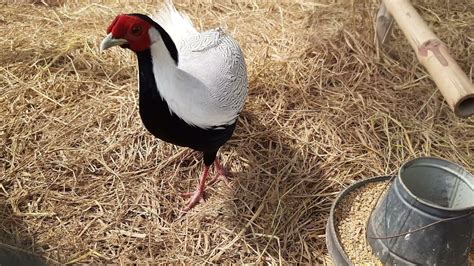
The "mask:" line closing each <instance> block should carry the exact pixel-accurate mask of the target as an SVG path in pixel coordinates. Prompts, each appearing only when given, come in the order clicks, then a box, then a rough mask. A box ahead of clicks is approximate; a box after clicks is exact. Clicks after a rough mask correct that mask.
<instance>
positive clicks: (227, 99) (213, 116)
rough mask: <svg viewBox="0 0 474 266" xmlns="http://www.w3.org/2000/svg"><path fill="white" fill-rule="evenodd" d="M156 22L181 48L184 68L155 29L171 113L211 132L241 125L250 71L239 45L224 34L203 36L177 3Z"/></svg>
mask: <svg viewBox="0 0 474 266" xmlns="http://www.w3.org/2000/svg"><path fill="white" fill-rule="evenodd" d="M155 19H156V21H157V23H158V24H160V26H162V27H163V28H164V29H165V31H166V32H167V33H168V34H169V35H170V36H171V38H172V39H173V41H174V42H175V44H176V45H177V48H178V54H179V64H178V68H176V65H175V64H174V62H173V61H172V59H171V57H170V56H169V52H168V51H167V50H166V47H165V45H164V43H163V41H162V40H161V37H160V36H159V33H158V32H157V31H156V30H155V29H150V32H149V34H150V37H151V39H152V46H151V53H152V56H153V67H154V73H155V80H156V82H157V86H158V89H159V92H160V94H161V95H162V97H163V98H164V99H165V100H166V101H167V103H168V105H169V108H170V111H171V112H173V113H175V114H176V115H178V116H179V117H180V118H182V119H183V120H184V121H186V122H187V123H188V124H190V125H195V126H198V127H201V128H210V127H214V126H220V125H228V124H232V123H234V122H235V120H236V118H237V116H238V114H239V112H240V111H241V110H242V108H243V106H244V103H245V100H246V98H247V86H248V83H247V69H246V66H245V61H244V57H243V54H242V51H241V49H240V47H239V45H238V43H237V42H236V41H235V40H234V39H233V38H232V37H230V36H229V35H227V34H226V33H224V32H223V31H222V30H221V29H216V30H210V31H206V32H202V33H201V32H198V31H197V30H196V29H195V28H194V27H193V25H192V22H191V21H190V20H189V18H188V17H187V16H186V15H183V14H180V13H179V12H178V11H176V9H175V8H174V6H173V4H172V3H171V1H167V2H166V5H165V7H164V8H163V9H161V10H160V11H159V12H158V15H157V16H156V18H155Z"/></svg>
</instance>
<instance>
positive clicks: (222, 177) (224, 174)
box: [209, 159, 232, 187]
mask: <svg viewBox="0 0 474 266" xmlns="http://www.w3.org/2000/svg"><path fill="white" fill-rule="evenodd" d="M214 167H215V169H216V172H217V173H216V176H214V177H213V178H212V179H211V180H209V185H211V184H214V183H216V182H217V181H223V182H224V183H225V184H226V185H227V186H228V187H230V180H229V178H228V177H230V176H232V173H231V172H229V171H227V170H226V169H225V168H224V167H222V165H221V164H220V162H219V160H217V159H216V160H215V162H214Z"/></svg>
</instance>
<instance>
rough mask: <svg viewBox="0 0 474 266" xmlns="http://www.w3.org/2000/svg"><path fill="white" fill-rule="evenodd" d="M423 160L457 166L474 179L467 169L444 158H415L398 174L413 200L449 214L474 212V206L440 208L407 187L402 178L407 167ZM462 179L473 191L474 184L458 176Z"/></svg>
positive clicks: (402, 167) (403, 166) (405, 164)
mask: <svg viewBox="0 0 474 266" xmlns="http://www.w3.org/2000/svg"><path fill="white" fill-rule="evenodd" d="M423 160H434V161H441V162H445V163H447V164H449V165H451V166H455V167H458V168H459V169H462V170H463V171H464V172H465V173H467V175H470V176H471V177H472V178H474V176H473V175H472V174H471V173H470V172H469V171H467V170H466V168H465V167H463V166H461V165H459V164H457V163H455V162H452V161H449V160H447V159H443V158H440V157H434V156H422V157H417V158H414V159H410V160H407V161H406V162H405V163H403V164H402V166H401V167H400V169H399V170H398V173H397V179H398V181H399V182H400V184H401V186H402V187H403V189H404V190H405V191H406V192H407V193H408V194H409V195H410V196H411V197H413V199H415V200H416V201H417V202H419V203H421V204H424V205H426V206H428V207H430V208H434V209H438V210H443V211H447V212H462V211H474V205H473V206H470V207H463V208H448V207H443V206H440V205H437V204H434V203H430V202H428V201H426V200H424V199H422V198H420V197H417V196H416V195H415V194H413V192H412V191H411V190H410V189H408V187H407V186H406V185H405V183H404V182H403V179H402V177H401V175H402V172H403V170H404V169H406V168H407V167H409V166H411V165H413V164H414V163H416V162H418V161H423ZM458 177H459V178H460V179H462V180H463V181H464V182H465V183H466V184H468V186H470V187H471V189H472V186H473V185H474V184H469V182H468V180H466V179H465V178H461V177H460V176H458ZM473 191H474V190H473Z"/></svg>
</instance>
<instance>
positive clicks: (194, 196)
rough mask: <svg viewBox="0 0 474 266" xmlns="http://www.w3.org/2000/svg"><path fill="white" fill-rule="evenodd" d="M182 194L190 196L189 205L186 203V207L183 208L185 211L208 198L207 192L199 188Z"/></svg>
mask: <svg viewBox="0 0 474 266" xmlns="http://www.w3.org/2000/svg"><path fill="white" fill-rule="evenodd" d="M181 196H183V197H189V198H190V199H189V201H188V205H186V207H184V209H183V211H185V212H187V211H189V210H191V209H192V208H194V207H195V206H196V205H197V204H198V203H200V202H201V201H203V200H204V201H205V200H206V198H207V197H206V192H205V191H204V190H200V189H199V188H198V189H196V190H195V191H193V192H185V193H181Z"/></svg>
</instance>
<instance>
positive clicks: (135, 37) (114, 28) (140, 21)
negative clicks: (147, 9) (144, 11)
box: [100, 14, 152, 52]
mask: <svg viewBox="0 0 474 266" xmlns="http://www.w3.org/2000/svg"><path fill="white" fill-rule="evenodd" d="M151 27H152V25H151V24H150V22H149V21H147V20H146V19H144V15H138V14H129V15H118V16H117V17H115V19H114V20H113V21H112V23H111V24H110V26H109V27H108V28H107V34H108V35H107V36H106V37H105V38H104V40H103V41H102V43H101V44H100V50H101V51H103V50H105V49H108V48H110V47H113V46H117V45H118V46H120V47H122V48H129V49H130V50H132V51H134V52H141V51H144V50H146V49H148V48H149V47H150V45H151V40H150V35H149V29H150V28H151Z"/></svg>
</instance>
